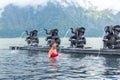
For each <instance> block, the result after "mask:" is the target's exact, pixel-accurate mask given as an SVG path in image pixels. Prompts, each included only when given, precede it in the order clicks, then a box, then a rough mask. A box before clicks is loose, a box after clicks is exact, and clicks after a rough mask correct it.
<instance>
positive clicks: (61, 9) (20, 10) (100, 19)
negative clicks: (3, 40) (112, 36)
mask: <svg viewBox="0 0 120 80" xmlns="http://www.w3.org/2000/svg"><path fill="white" fill-rule="evenodd" d="M119 18H120V12H117V13H116V14H113V10H111V9H105V10H101V11H98V10H96V8H89V9H85V8H84V7H76V6H75V5H70V6H67V7H65V6H62V5H61V4H57V3H56V4H55V3H52V2H49V3H47V5H46V6H41V5H38V6H37V8H34V7H32V6H25V7H19V6H17V5H14V4H9V5H7V6H6V7H5V8H4V11H3V12H2V13H1V17H0V37H19V36H20V35H21V33H22V32H24V31H25V30H32V29H37V30H39V31H43V29H44V28H46V29H48V30H50V29H52V28H58V29H59V32H60V36H64V35H65V33H66V31H67V30H68V29H69V28H71V27H73V28H74V27H85V28H86V34H85V35H86V36H89V37H93V36H94V37H99V36H102V35H103V31H104V27H105V26H107V25H117V24H118V25H119V24H120V19H119ZM69 35H70V33H69ZM43 36H45V33H44V32H42V33H40V37H43Z"/></svg>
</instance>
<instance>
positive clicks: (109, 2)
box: [0, 0, 120, 11]
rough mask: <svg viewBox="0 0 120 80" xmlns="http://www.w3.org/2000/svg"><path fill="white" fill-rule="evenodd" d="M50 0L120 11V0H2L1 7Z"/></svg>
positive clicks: (0, 1)
mask: <svg viewBox="0 0 120 80" xmlns="http://www.w3.org/2000/svg"><path fill="white" fill-rule="evenodd" d="M48 1H51V2H53V3H55V2H59V3H60V4H61V5H63V6H65V7H67V6H69V5H68V3H69V4H71V5H73V4H74V5H75V6H76V7H79V6H82V7H85V8H88V7H91V6H94V7H96V8H97V9H98V10H104V9H113V10H115V11H120V0H0V9H1V10H3V9H4V7H5V6H7V5H8V4H14V5H18V6H20V7H24V6H27V5H31V6H33V7H36V6H37V5H42V6H46V5H47V2H48Z"/></svg>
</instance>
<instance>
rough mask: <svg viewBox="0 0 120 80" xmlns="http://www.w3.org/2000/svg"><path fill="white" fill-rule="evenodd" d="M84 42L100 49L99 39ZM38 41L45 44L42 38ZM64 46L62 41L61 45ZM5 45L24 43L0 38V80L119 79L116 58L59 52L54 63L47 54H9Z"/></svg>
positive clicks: (117, 60)
mask: <svg viewBox="0 0 120 80" xmlns="http://www.w3.org/2000/svg"><path fill="white" fill-rule="evenodd" d="M65 40H66V41H65ZM87 40H89V41H88V42H87V46H88V45H89V46H92V47H94V48H100V47H102V42H101V39H100V38H92V39H91V38H90V39H87ZM20 41H21V42H20ZM40 42H42V43H40V44H41V45H43V44H45V42H44V39H41V41H40ZM68 44H69V42H67V39H64V42H62V45H65V46H68ZM9 45H21V46H22V45H25V42H24V39H19V38H16V39H0V49H1V50H0V80H120V57H118V56H99V57H98V56H93V55H81V54H65V53H60V54H61V55H60V57H59V58H58V59H57V60H49V59H48V57H47V53H44V52H37V51H11V50H8V46H9Z"/></svg>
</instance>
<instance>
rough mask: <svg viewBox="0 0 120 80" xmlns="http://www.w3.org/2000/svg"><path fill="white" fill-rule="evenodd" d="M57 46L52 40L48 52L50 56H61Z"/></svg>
mask: <svg viewBox="0 0 120 80" xmlns="http://www.w3.org/2000/svg"><path fill="white" fill-rule="evenodd" d="M56 47H57V44H56V42H52V43H51V49H50V50H49V53H48V57H49V58H56V57H58V56H59V54H58V52H57V49H56Z"/></svg>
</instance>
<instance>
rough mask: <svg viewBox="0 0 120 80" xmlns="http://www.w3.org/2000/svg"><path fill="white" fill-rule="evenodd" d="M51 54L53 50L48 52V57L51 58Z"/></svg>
mask: <svg viewBox="0 0 120 80" xmlns="http://www.w3.org/2000/svg"><path fill="white" fill-rule="evenodd" d="M50 56H51V50H49V52H48V57H49V58H50Z"/></svg>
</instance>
